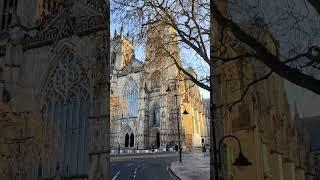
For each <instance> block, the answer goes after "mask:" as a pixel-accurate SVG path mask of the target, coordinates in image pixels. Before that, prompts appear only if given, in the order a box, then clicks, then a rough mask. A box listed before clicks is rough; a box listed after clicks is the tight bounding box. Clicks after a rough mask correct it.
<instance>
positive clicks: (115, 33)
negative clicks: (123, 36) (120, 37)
mask: <svg viewBox="0 0 320 180" xmlns="http://www.w3.org/2000/svg"><path fill="white" fill-rule="evenodd" d="M113 37H114V38H115V37H117V30H114V35H113Z"/></svg>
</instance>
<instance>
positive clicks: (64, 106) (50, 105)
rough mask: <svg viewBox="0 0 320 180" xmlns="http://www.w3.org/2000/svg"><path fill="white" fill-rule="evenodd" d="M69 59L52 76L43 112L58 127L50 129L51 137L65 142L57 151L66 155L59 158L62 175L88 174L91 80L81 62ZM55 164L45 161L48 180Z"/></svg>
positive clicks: (68, 55)
mask: <svg viewBox="0 0 320 180" xmlns="http://www.w3.org/2000/svg"><path fill="white" fill-rule="evenodd" d="M65 57H66V58H65V59H61V60H60V62H59V63H58V64H57V66H56V67H55V68H53V69H52V71H51V72H50V74H49V77H50V78H49V80H48V82H47V85H46V88H45V90H44V96H43V101H44V102H43V106H42V107H43V108H42V109H43V111H42V113H43V117H45V120H46V121H48V122H49V123H48V124H55V126H54V127H57V128H56V129H55V128H53V127H52V128H50V129H49V132H48V134H51V135H52V137H55V138H57V142H61V143H59V147H56V148H57V149H53V151H54V152H55V151H58V152H61V153H62V154H61V157H60V158H61V159H59V160H61V162H62V167H61V173H63V175H67V176H70V175H79V174H84V173H86V172H87V170H88V165H89V156H87V154H88V143H89V121H88V117H89V113H90V98H89V93H88V91H87V88H88V85H89V80H88V77H87V75H86V73H85V72H86V71H85V69H84V67H83V65H82V64H81V61H80V60H78V59H76V58H75V57H74V56H73V55H72V54H71V53H68V54H66V55H65ZM66 77H68V78H66ZM67 87H68V88H67ZM59 132H60V133H59ZM57 134H59V135H60V136H56V135H57ZM53 141H54V142H55V140H53ZM53 148H55V147H53ZM54 163H55V162H54V161H53V159H52V158H51V159H50V158H49V159H48V160H47V161H46V162H45V165H44V168H43V169H44V173H43V175H44V176H45V177H51V176H53V175H54V174H55V173H56V170H55V164H54Z"/></svg>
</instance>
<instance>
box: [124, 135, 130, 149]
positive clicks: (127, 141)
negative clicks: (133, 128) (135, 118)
mask: <svg viewBox="0 0 320 180" xmlns="http://www.w3.org/2000/svg"><path fill="white" fill-rule="evenodd" d="M124 146H125V147H128V146H129V134H128V133H127V134H126V137H125V142H124Z"/></svg>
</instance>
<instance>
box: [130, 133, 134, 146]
mask: <svg viewBox="0 0 320 180" xmlns="http://www.w3.org/2000/svg"><path fill="white" fill-rule="evenodd" d="M133 146H134V135H133V133H131V135H130V147H133Z"/></svg>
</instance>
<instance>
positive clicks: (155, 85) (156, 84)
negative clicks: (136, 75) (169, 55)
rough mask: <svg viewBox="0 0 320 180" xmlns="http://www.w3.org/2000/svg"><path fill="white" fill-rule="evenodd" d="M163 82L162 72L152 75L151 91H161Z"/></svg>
mask: <svg viewBox="0 0 320 180" xmlns="http://www.w3.org/2000/svg"><path fill="white" fill-rule="evenodd" d="M160 82H161V74H160V71H155V72H154V73H152V75H151V90H155V89H159V88H160Z"/></svg>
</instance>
